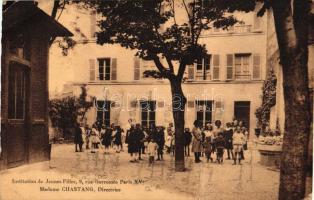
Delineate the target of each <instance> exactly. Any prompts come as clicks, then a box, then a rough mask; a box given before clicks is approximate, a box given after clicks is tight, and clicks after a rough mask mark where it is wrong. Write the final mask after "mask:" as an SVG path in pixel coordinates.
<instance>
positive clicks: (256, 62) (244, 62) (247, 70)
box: [227, 54, 261, 80]
mask: <svg viewBox="0 0 314 200" xmlns="http://www.w3.org/2000/svg"><path fill="white" fill-rule="evenodd" d="M228 56H229V57H228ZM231 60H232V58H231V57H230V55H227V62H229V63H228V65H229V67H230V65H231V64H232V63H231V62H232V61H231ZM234 70H235V72H234V78H235V79H236V80H250V79H253V80H254V79H255V80H258V79H260V78H261V67H260V55H259V54H253V55H252V54H235V55H234ZM228 73H229V74H228ZM230 77H231V73H230V69H229V72H228V66H227V78H230Z"/></svg>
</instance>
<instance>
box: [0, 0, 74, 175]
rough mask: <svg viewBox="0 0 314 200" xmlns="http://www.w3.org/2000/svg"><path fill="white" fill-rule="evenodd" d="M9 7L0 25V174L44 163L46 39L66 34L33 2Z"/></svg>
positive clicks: (47, 149)
mask: <svg viewBox="0 0 314 200" xmlns="http://www.w3.org/2000/svg"><path fill="white" fill-rule="evenodd" d="M9 3H10V5H8V4H9ZM9 3H7V4H5V5H3V8H4V9H3V22H2V57H1V135H0V140H1V145H0V170H2V169H6V168H10V167H15V166H19V165H21V164H24V163H32V162H38V161H43V160H48V159H49V156H50V146H49V141H48V110H47V106H48V54H49V41H50V40H51V38H54V37H57V36H70V35H71V33H70V32H69V31H68V30H67V29H66V28H65V27H63V26H62V25H61V24H59V23H58V22H56V21H55V20H54V19H52V18H51V17H50V16H48V15H47V14H46V13H44V12H43V11H42V10H40V9H39V8H38V7H37V6H36V4H35V3H34V2H32V1H28V2H9Z"/></svg>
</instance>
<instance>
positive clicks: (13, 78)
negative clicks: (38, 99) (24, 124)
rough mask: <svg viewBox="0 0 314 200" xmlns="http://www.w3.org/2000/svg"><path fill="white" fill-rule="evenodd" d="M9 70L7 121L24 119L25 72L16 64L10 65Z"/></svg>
mask: <svg viewBox="0 0 314 200" xmlns="http://www.w3.org/2000/svg"><path fill="white" fill-rule="evenodd" d="M9 68H10V69H9V70H10V71H9V119H24V118H25V104H26V102H25V96H26V94H25V92H26V86H25V84H26V71H25V69H24V68H23V66H19V65H16V64H10V67H9Z"/></svg>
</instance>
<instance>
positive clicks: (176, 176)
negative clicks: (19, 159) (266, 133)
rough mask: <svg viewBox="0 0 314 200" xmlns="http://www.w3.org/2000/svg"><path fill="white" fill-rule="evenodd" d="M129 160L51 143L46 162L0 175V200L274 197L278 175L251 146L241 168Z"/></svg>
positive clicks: (123, 155) (228, 164)
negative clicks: (180, 167)
mask: <svg viewBox="0 0 314 200" xmlns="http://www.w3.org/2000/svg"><path fill="white" fill-rule="evenodd" d="M225 156H226V155H225ZM129 159H130V157H129V155H128V154H127V153H126V152H121V153H115V152H114V151H113V150H111V153H110V154H104V153H103V152H102V149H100V150H99V152H96V153H95V154H93V153H90V151H84V152H81V153H79V152H77V153H75V152H74V146H73V145H72V144H54V145H53V147H52V154H51V160H50V161H49V162H43V163H37V164H32V165H26V166H22V167H18V168H14V169H9V170H5V171H3V172H1V174H0V176H1V182H0V188H1V189H0V190H1V191H0V194H1V195H2V196H0V199H5V200H9V199H77V198H79V199H124V198H125V197H126V196H127V197H128V199H138V200H141V199H147V197H148V196H149V199H171V200H175V199H180V200H181V199H193V200H198V199H199V200H206V199H235V198H237V199H257V200H258V199H261V200H262V199H277V198H278V196H277V193H278V187H279V171H278V170H276V169H272V168H267V167H265V166H262V165H260V164H259V153H258V151H257V149H256V147H255V144H254V143H252V144H250V149H249V150H248V151H246V152H245V160H244V161H243V163H242V165H232V163H233V161H231V160H226V159H225V160H224V163H223V164H217V163H210V162H209V163H207V162H206V161H204V160H205V159H204V157H203V162H202V163H199V164H198V163H194V160H193V159H194V158H193V156H191V157H186V160H185V163H186V168H187V170H186V171H185V172H175V171H174V157H173V156H171V155H169V154H166V155H165V159H164V161H155V164H154V165H153V166H148V156H147V155H146V154H145V155H144V156H143V160H142V161H140V162H139V163H130V162H129ZM39 179H40V180H41V181H39ZM26 182H33V183H26ZM2 191H12V192H10V193H6V192H2Z"/></svg>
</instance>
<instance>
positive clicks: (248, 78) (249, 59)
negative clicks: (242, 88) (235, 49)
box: [233, 53, 252, 81]
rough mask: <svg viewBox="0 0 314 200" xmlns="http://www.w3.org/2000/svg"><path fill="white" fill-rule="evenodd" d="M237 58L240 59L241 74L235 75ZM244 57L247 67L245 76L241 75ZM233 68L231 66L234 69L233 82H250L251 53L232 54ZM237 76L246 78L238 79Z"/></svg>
mask: <svg viewBox="0 0 314 200" xmlns="http://www.w3.org/2000/svg"><path fill="white" fill-rule="evenodd" d="M237 57H241V74H240V75H238V74H237V67H236V58H237ZM244 57H248V67H247V70H248V74H247V75H245V73H243V71H244V70H243V69H242V67H243V66H244V65H243V61H244V60H243V58H244ZM233 63H234V66H233V69H234V80H237V81H248V80H252V53H235V54H234V61H233ZM239 76H240V77H241V76H243V77H244V76H247V78H239Z"/></svg>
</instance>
